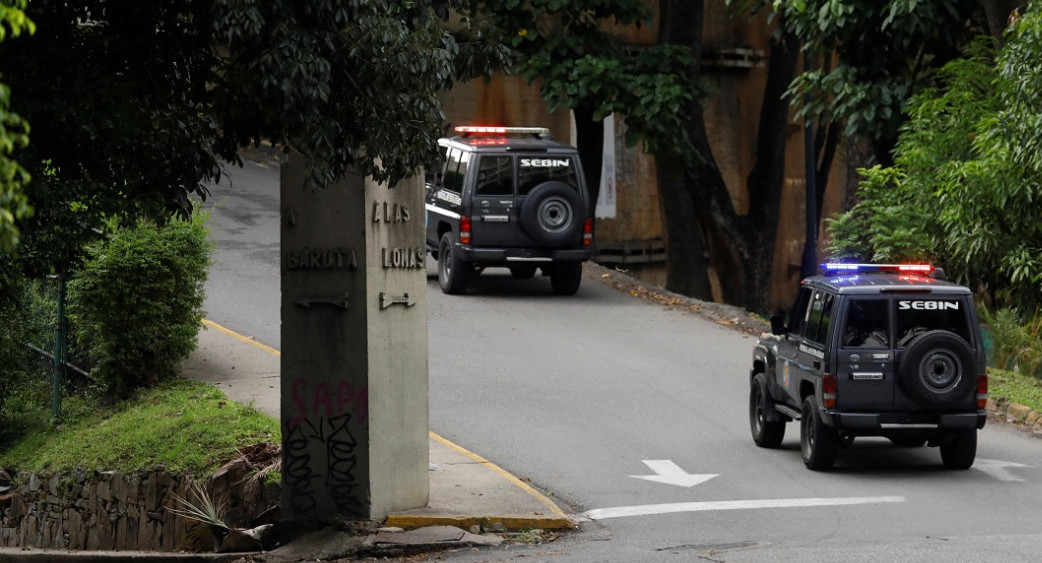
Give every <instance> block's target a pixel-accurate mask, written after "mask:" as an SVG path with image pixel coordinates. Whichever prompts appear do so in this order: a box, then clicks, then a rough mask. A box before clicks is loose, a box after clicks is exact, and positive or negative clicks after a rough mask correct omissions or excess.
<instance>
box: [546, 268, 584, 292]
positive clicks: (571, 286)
mask: <svg viewBox="0 0 1042 563" xmlns="http://www.w3.org/2000/svg"><path fill="white" fill-rule="evenodd" d="M582 279H583V264H582V262H561V263H560V264H555V265H554V267H553V269H552V270H550V285H551V286H553V288H554V293H556V294H557V295H575V292H576V291H579V284H580V283H582Z"/></svg>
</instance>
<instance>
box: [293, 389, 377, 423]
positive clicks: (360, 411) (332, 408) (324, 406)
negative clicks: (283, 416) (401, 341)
mask: <svg viewBox="0 0 1042 563" xmlns="http://www.w3.org/2000/svg"><path fill="white" fill-rule="evenodd" d="M291 389H292V394H293V405H294V406H295V407H296V410H297V416H295V417H293V418H292V419H290V420H289V424H290V426H297V425H299V424H300V423H301V422H303V421H304V419H306V418H309V417H312V416H316V417H324V418H325V419H326V420H329V419H331V418H333V417H338V416H342V415H345V414H352V415H353V416H354V417H355V420H356V421H358V422H359V423H360V424H368V423H369V388H368V387H365V386H362V387H360V388H356V387H355V386H354V385H352V384H351V383H349V382H347V381H340V382H336V383H333V384H330V383H327V382H324V381H323V382H320V383H317V384H315V385H314V386H312V382H311V381H310V380H309V379H307V378H306V377H301V378H298V379H297V380H296V381H294V382H293V385H292V387H291Z"/></svg>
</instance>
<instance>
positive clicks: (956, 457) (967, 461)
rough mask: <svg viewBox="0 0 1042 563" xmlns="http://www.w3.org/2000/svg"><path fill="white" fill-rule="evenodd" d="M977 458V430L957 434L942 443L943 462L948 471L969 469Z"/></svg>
mask: <svg viewBox="0 0 1042 563" xmlns="http://www.w3.org/2000/svg"><path fill="white" fill-rule="evenodd" d="M976 457H977V431H976V430H964V431H962V432H955V433H953V434H952V435H951V436H949V437H948V439H947V440H945V441H944V442H942V443H941V461H942V462H944V466H945V467H947V468H948V469H969V468H970V467H971V466H973V460H974V458H976Z"/></svg>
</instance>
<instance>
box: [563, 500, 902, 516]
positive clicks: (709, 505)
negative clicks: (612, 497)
mask: <svg viewBox="0 0 1042 563" xmlns="http://www.w3.org/2000/svg"><path fill="white" fill-rule="evenodd" d="M904 501H905V497H846V498H842V497H841V498H781V499H764V500H722V501H711V502H676V503H671V504H645V505H641V506H616V507H613V508H598V509H595V510H588V511H586V512H584V513H583V516H585V517H586V518H589V519H591V520H604V519H607V518H622V517H626V516H649V515H653V514H671V513H674V512H707V511H712V510H749V509H757V508H805V507H812V506H849V505H856V504H879V503H886V502H904Z"/></svg>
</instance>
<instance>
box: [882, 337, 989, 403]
mask: <svg viewBox="0 0 1042 563" xmlns="http://www.w3.org/2000/svg"><path fill="white" fill-rule="evenodd" d="M975 370H976V363H975V362H974V357H973V353H972V352H971V351H970V345H969V344H967V343H966V341H965V340H963V339H962V338H961V337H959V336H958V335H957V334H955V333H953V332H948V331H946V330H932V331H929V332H924V333H923V334H920V335H919V336H917V337H916V338H915V339H914V340H912V342H911V343H910V344H909V345H908V349H907V350H905V352H904V355H902V356H901V360H900V362H899V363H898V366H897V378H898V381H899V382H900V384H901V387H902V388H903V389H904V391H905V393H907V394H908V395H909V396H910V397H912V398H913V399H915V400H916V401H918V402H919V404H921V405H923V406H924V407H927V408H929V409H933V410H940V409H945V408H950V407H953V406H956V405H958V404H960V403H963V402H964V401H965V400H966V397H967V395H969V393H970V392H971V391H972V390H974V389H976V380H977V378H976V377H975V375H976V374H975V373H974V371H975Z"/></svg>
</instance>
